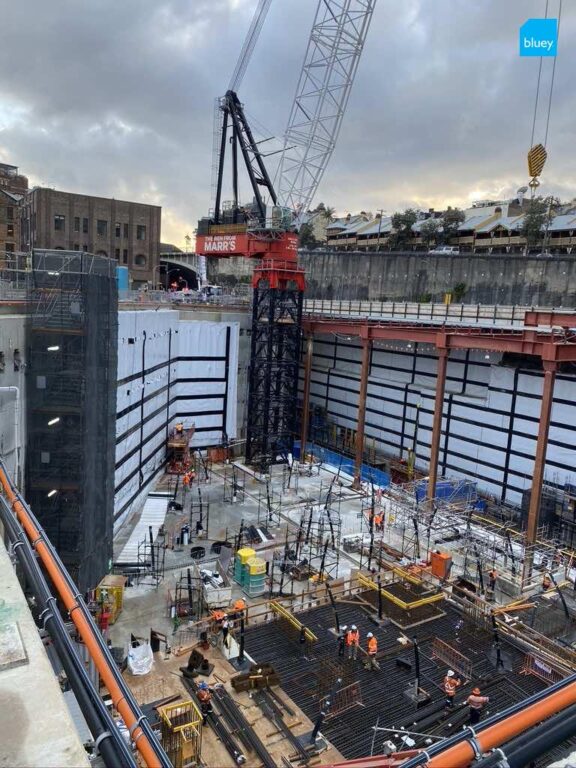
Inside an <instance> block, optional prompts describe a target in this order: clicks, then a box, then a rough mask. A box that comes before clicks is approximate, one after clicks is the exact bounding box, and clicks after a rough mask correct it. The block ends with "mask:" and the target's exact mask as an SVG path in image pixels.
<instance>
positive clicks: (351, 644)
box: [346, 624, 360, 659]
mask: <svg viewBox="0 0 576 768" xmlns="http://www.w3.org/2000/svg"><path fill="white" fill-rule="evenodd" d="M346 645H347V646H348V658H349V659H357V658H358V646H359V645H360V632H359V631H358V627H357V626H356V624H352V626H351V627H350V632H348V637H347V640H346Z"/></svg>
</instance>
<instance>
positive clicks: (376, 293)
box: [300, 251, 576, 307]
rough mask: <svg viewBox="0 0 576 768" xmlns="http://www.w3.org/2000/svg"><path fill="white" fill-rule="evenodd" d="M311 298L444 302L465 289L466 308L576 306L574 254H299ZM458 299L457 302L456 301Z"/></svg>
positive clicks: (575, 262)
mask: <svg viewBox="0 0 576 768" xmlns="http://www.w3.org/2000/svg"><path fill="white" fill-rule="evenodd" d="M300 263H301V266H302V267H304V268H305V269H306V272H307V285H308V288H307V292H306V295H307V297H308V298H315V297H316V298H324V299H332V298H334V299H369V300H372V301H385V300H394V301H442V300H443V298H444V294H445V293H447V292H452V293H454V289H455V288H456V286H458V285H459V284H461V285H462V287H463V288H464V293H463V296H462V298H461V300H463V301H464V302H465V303H467V304H468V303H474V304H475V303H484V304H523V305H528V306H531V305H541V306H554V307H575V306H576V254H574V255H569V256H567V255H565V256H553V257H544V258H537V257H525V256H522V255H517V254H516V255H502V254H500V255H493V256H479V255H477V254H462V255H459V256H442V255H432V254H430V255H429V254H426V253H360V252H344V251H325V252H310V253H301V254H300ZM453 300H456V299H453Z"/></svg>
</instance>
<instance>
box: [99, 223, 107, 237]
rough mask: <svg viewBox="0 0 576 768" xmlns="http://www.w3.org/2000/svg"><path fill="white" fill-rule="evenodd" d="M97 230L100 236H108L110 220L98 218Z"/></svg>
mask: <svg viewBox="0 0 576 768" xmlns="http://www.w3.org/2000/svg"><path fill="white" fill-rule="evenodd" d="M96 232H97V233H98V237H106V236H107V235H108V222H107V221H106V220H105V219H98V220H97V222H96Z"/></svg>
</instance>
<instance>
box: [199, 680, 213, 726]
mask: <svg viewBox="0 0 576 768" xmlns="http://www.w3.org/2000/svg"><path fill="white" fill-rule="evenodd" d="M197 695H198V701H199V702H200V712H202V725H206V723H207V722H208V715H209V714H210V713H211V712H212V692H211V690H210V687H209V686H208V683H204V682H202V683H200V684H199V686H198V693H197Z"/></svg>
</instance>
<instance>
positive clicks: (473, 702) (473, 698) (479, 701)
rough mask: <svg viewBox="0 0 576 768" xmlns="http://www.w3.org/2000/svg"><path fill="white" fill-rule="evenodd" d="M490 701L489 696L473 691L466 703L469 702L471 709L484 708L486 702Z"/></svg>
mask: <svg viewBox="0 0 576 768" xmlns="http://www.w3.org/2000/svg"><path fill="white" fill-rule="evenodd" d="M488 702H489V698H488V696H477V695H476V694H475V693H472V694H471V695H470V696H468V698H467V699H466V703H467V704H468V706H469V707H470V709H482V707H483V706H484V704H488Z"/></svg>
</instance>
